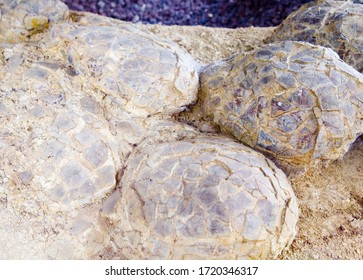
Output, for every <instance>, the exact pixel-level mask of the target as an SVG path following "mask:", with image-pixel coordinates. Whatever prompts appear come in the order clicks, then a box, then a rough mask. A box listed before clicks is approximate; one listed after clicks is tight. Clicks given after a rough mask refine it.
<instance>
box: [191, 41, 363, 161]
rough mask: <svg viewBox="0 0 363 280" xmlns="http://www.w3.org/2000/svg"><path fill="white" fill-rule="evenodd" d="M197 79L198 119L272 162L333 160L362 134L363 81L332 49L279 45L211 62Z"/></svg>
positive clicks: (306, 44)
mask: <svg viewBox="0 0 363 280" xmlns="http://www.w3.org/2000/svg"><path fill="white" fill-rule="evenodd" d="M200 77H201V78H200V81H201V89H200V94H199V102H198V103H197V105H196V106H201V108H202V111H203V114H204V117H205V118H207V119H209V120H211V121H212V122H214V123H215V124H217V125H218V126H219V127H220V128H221V130H222V131H224V132H226V133H228V134H230V135H233V136H234V137H236V138H237V139H238V140H240V141H242V142H243V143H245V144H247V145H249V146H250V147H253V148H254V149H256V150H259V151H261V152H264V153H265V154H268V155H271V156H273V157H275V158H277V159H281V160H285V161H288V162H291V163H294V164H309V163H310V162H312V161H313V160H316V159H319V160H335V159H338V158H341V157H342V156H343V155H344V154H345V153H346V152H347V150H348V149H349V146H350V145H351V143H353V142H354V140H355V139H356V137H357V136H358V135H360V134H361V133H363V124H362V117H363V116H362V109H363V107H362V97H363V76H362V75H361V74H360V73H359V72H357V71H356V70H355V69H353V68H352V67H350V66H349V65H347V64H345V63H344V62H342V61H341V60H340V59H339V57H338V56H337V55H336V53H334V52H333V51H332V50H331V49H328V48H324V47H321V46H314V45H311V44H309V43H304V42H293V41H285V42H277V43H274V44H269V45H264V46H261V47H259V48H257V49H255V50H253V51H250V52H248V53H239V54H235V55H233V56H232V57H231V58H230V59H228V60H225V61H220V62H216V63H212V64H209V65H208V66H206V67H205V68H204V69H203V70H202V72H201V74H200Z"/></svg>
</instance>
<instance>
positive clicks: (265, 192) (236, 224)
mask: <svg viewBox="0 0 363 280" xmlns="http://www.w3.org/2000/svg"><path fill="white" fill-rule="evenodd" d="M126 166H127V167H126V169H125V171H124V174H123V177H122V180H121V196H120V200H119V201H118V202H117V205H116V210H115V211H114V212H113V213H111V214H110V213H109V214H108V218H109V219H110V220H111V221H112V225H113V226H112V228H110V231H111V236H112V238H113V240H115V242H116V245H117V246H119V248H120V251H121V252H123V254H125V256H126V258H128V259H266V258H275V257H276V256H277V255H278V254H279V253H280V252H281V251H282V250H283V249H284V248H285V247H286V246H288V245H289V244H290V243H291V242H292V240H293V238H294V236H295V232H296V222H297V219H298V209H297V204H296V198H295V196H294V193H293V191H292V189H291V187H290V185H289V183H288V181H287V179H286V177H285V175H284V174H283V172H282V171H281V170H279V169H278V168H276V166H275V165H274V164H273V163H272V162H271V161H270V160H268V159H266V158H265V157H264V156H263V155H261V154H259V153H257V152H255V151H253V150H251V149H250V148H247V147H245V146H243V145H240V144H237V143H235V142H232V141H230V140H228V139H226V138H222V137H215V136H210V137H205V136H198V137H196V138H194V139H189V140H180V141H169V142H162V143H159V144H154V145H146V146H142V145H141V146H140V147H138V148H137V149H136V150H135V151H134V153H132V154H131V155H130V157H129V159H128V161H127V163H126Z"/></svg>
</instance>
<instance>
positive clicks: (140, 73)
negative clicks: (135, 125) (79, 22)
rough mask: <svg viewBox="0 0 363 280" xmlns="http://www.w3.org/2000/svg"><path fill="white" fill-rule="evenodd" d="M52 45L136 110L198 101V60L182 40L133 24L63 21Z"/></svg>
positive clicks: (142, 112) (171, 109)
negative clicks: (183, 46)
mask: <svg viewBox="0 0 363 280" xmlns="http://www.w3.org/2000/svg"><path fill="white" fill-rule="evenodd" d="M51 32H52V34H54V38H53V39H52V40H51V41H50V43H49V44H47V46H46V49H47V50H46V51H48V52H49V51H51V52H54V51H57V52H59V53H62V54H64V56H65V57H64V56H63V58H65V59H67V60H68V63H69V65H70V67H71V68H73V69H74V72H75V73H76V74H77V75H79V76H82V77H84V78H85V79H86V80H87V81H88V82H89V83H90V84H91V85H92V86H93V87H94V88H95V89H97V90H100V91H101V92H102V93H103V94H105V95H107V96H111V97H113V98H115V99H116V100H118V102H119V103H120V105H121V106H122V108H123V109H124V110H126V111H128V112H129V113H131V114H133V115H134V116H141V117H145V116H150V115H155V114H160V113H161V114H164V115H170V114H174V113H177V112H180V111H182V110H184V109H185V106H187V105H189V104H190V103H192V102H194V101H195V99H196V98H197V91H198V84H199V82H198V72H197V70H198V65H197V63H196V62H195V61H194V59H193V58H192V57H191V56H190V55H189V54H188V53H187V52H186V51H185V50H183V49H181V48H180V47H179V46H177V45H176V44H174V43H172V42H169V41H165V40H162V39H159V38H157V37H155V36H153V35H151V34H148V33H146V32H140V31H138V30H137V29H136V28H132V27H130V26H117V27H116V26H92V27H90V26H75V25H73V24H62V25H57V26H55V27H54V28H52V30H51Z"/></svg>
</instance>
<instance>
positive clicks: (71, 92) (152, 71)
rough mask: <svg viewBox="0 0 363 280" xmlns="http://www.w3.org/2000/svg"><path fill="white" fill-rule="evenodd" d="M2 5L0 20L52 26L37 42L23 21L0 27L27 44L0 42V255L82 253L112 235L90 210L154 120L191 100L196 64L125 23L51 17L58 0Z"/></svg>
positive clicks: (57, 13)
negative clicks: (84, 22)
mask: <svg viewBox="0 0 363 280" xmlns="http://www.w3.org/2000/svg"><path fill="white" fill-rule="evenodd" d="M1 9H2V15H3V18H2V24H7V23H8V22H10V23H14V24H15V23H16V24H18V21H19V19H22V18H23V17H24V16H25V18H26V16H28V15H29V16H30V15H34V16H37V17H38V16H39V17H45V18H47V19H49V20H51V21H53V24H52V25H49V26H48V24H44V25H42V26H41V27H39V29H37V32H38V31H39V32H40V31H41V33H39V34H37V35H35V36H37V37H36V40H33V39H32V38H33V37H32V36H33V32H32V31H31V32H30V33H29V34H28V33H27V34H26V35H24V36H25V37H23V31H24V30H28V29H27V28H28V27H26V26H25V27H24V26H23V25H21V24H22V23H21V22H20V23H19V24H20V25H19V24H18V25H19V26H20V27H19V28H20V29H17V28H15V27H17V26H18V25H14V26H15V27H14V28H13V26H12V27H9V28H7V27H6V28H4V27H2V29H1V30H2V31H3V32H5V33H1V35H2V37H1V39H2V40H3V41H4V42H6V43H13V42H21V41H24V40H25V41H28V39H29V40H30V41H32V43H31V44H3V45H1V55H0V60H1V63H0V64H1V65H0V69H1V71H0V79H1V82H0V119H1V122H0V148H1V149H0V195H1V201H2V203H1V208H0V211H1V212H0V223H1V224H2V227H1V229H0V244H1V248H2V250H1V253H0V258H2V259H4V258H5V259H10V258H15V259H23V258H24V259H28V258H32V259H34V258H35V259H37V258H41V259H48V258H50V259H72V258H92V257H93V256H96V255H97V253H98V252H100V251H101V250H102V249H103V248H104V246H106V244H108V242H109V240H110V237H109V234H108V232H107V231H106V230H105V229H104V228H103V225H102V223H100V221H99V211H100V210H101V209H102V201H103V200H104V198H105V197H106V196H107V194H108V193H110V192H111V190H113V189H114V188H115V186H116V182H117V176H116V175H117V172H118V170H120V169H122V166H123V163H124V161H125V159H126V158H127V156H128V154H129V153H130V151H131V150H132V149H133V147H134V146H135V145H137V143H139V142H140V141H141V140H142V139H144V138H145V137H148V136H147V135H148V134H150V133H149V132H148V128H149V127H152V128H153V127H156V126H158V123H159V122H160V125H159V126H162V127H163V128H161V129H160V131H163V129H164V130H166V129H167V127H168V125H167V123H165V122H164V121H163V120H162V116H167V115H170V114H171V113H175V112H178V111H180V110H182V108H183V106H185V104H189V103H190V102H192V101H193V100H194V99H195V98H196V91H197V85H198V75H197V69H196V63H195V62H194V61H193V59H192V58H191V57H190V55H188V54H187V53H186V52H185V51H184V50H181V49H180V48H178V47H177V46H176V45H175V44H173V43H169V42H166V41H163V40H161V39H158V38H156V37H155V36H152V35H148V34H144V35H143V36H138V35H136V34H134V33H133V30H134V29H133V28H132V27H129V28H126V27H125V28H122V27H119V28H118V27H97V26H94V27H92V25H93V23H90V27H87V26H80V25H77V23H75V22H69V23H66V22H58V20H59V21H61V20H62V19H65V15H67V14H68V11H67V9H66V7H65V6H64V5H63V4H62V3H61V2H57V1H50V2H48V1H33V2H28V1H18V2H15V1H13V2H11V1H10V2H9V1H7V2H6V3H3V5H2V6H1ZM4 11H5V12H4ZM19 30H20V31H19ZM135 30H137V29H135ZM37 32H36V33H37ZM136 32H139V34H141V33H143V32H142V31H140V30H139V31H135V33H136ZM28 35H29V36H28ZM122 40H124V41H122ZM159 66H160V67H159ZM140 73H144V74H145V75H144V74H140ZM132 79H133V80H132ZM145 79H148V82H146V81H145ZM174 95H175V96H174ZM143 98H147V100H143ZM156 100H165V102H161V101H160V102H156ZM151 115H156V116H155V117H154V118H151V117H150V118H139V119H138V118H137V117H138V116H142V117H147V116H151ZM191 130H192V129H191ZM151 134H153V135H154V134H155V135H156V136H155V137H156V138H157V137H159V136H158V134H157V132H154V131H152V133H151ZM160 137H161V136H160Z"/></svg>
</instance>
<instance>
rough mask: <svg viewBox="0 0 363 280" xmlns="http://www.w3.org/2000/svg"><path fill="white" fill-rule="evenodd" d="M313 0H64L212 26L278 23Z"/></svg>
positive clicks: (140, 17) (103, 10)
mask: <svg viewBox="0 0 363 280" xmlns="http://www.w3.org/2000/svg"><path fill="white" fill-rule="evenodd" d="M311 1H312V0H297V1H289V0H270V1H269V0H194V1H192V0H180V1H178V0H149V1H148V0H133V1H131V0H63V2H64V3H66V4H67V5H68V7H69V8H70V9H72V10H78V11H88V12H93V13H97V14H100V15H105V16H109V17H113V18H117V19H121V20H126V21H132V22H142V23H161V24H165V25H204V26H213V27H228V28H235V27H247V26H276V25H278V24H279V23H280V22H281V21H282V20H283V19H285V18H286V17H287V16H288V15H289V14H290V13H291V12H293V11H294V10H296V9H298V8H299V7H300V6H301V5H302V4H304V3H307V2H311Z"/></svg>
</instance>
